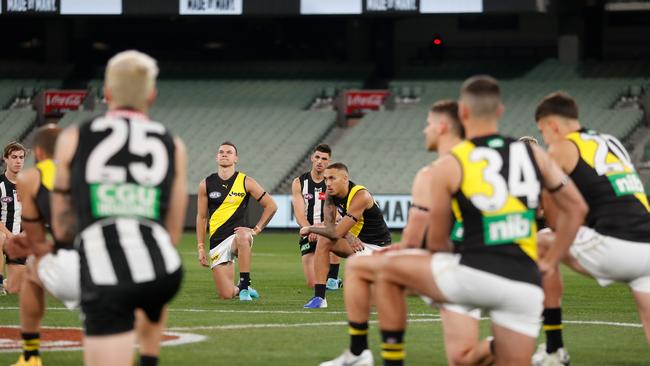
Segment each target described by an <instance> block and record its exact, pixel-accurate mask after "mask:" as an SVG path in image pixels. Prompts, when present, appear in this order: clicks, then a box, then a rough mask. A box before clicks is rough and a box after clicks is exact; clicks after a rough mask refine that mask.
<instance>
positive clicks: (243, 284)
mask: <svg viewBox="0 0 650 366" xmlns="http://www.w3.org/2000/svg"><path fill="white" fill-rule="evenodd" d="M250 285H251V274H250V272H239V286H238V287H239V291H241V290H248V286H250Z"/></svg>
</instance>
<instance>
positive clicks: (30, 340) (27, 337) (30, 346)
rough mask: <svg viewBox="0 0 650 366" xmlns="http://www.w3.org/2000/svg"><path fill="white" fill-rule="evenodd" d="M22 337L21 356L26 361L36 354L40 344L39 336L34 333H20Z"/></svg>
mask: <svg viewBox="0 0 650 366" xmlns="http://www.w3.org/2000/svg"><path fill="white" fill-rule="evenodd" d="M21 336H22V337H23V358H24V359H25V361H28V360H29V359H30V358H31V357H32V356H38V355H39V353H38V350H39V348H40V346H41V338H40V334H39V333H38V332H36V333H21Z"/></svg>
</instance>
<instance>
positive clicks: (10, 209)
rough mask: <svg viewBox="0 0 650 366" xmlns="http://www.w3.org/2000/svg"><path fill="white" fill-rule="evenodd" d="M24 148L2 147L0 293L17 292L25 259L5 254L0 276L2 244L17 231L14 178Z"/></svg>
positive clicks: (18, 210)
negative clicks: (5, 275) (5, 271)
mask: <svg viewBox="0 0 650 366" xmlns="http://www.w3.org/2000/svg"><path fill="white" fill-rule="evenodd" d="M26 154H27V149H25V147H24V146H23V145H21V144H20V143H19V142H16V141H12V142H10V143H9V144H7V146H5V148H4V154H3V158H4V163H5V167H6V168H5V172H4V173H3V174H2V175H1V176H0V295H4V294H6V293H7V292H9V293H17V292H18V291H20V284H21V282H22V275H23V274H24V272H25V258H10V257H9V256H8V255H7V256H6V263H7V281H4V277H3V275H2V273H3V270H4V264H5V254H4V246H5V244H6V242H7V241H8V240H9V239H11V237H12V236H14V235H16V234H19V233H20V214H21V205H20V199H19V197H18V194H17V192H16V177H17V176H18V173H20V171H21V170H22V169H23V165H24V163H25V155H26Z"/></svg>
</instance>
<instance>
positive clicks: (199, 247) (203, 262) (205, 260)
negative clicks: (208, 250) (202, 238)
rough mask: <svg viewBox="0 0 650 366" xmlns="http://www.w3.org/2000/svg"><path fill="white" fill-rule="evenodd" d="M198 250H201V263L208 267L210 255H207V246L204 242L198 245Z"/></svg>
mask: <svg viewBox="0 0 650 366" xmlns="http://www.w3.org/2000/svg"><path fill="white" fill-rule="evenodd" d="M198 252H199V264H201V265H202V266H203V267H208V265H209V263H208V257H207V256H206V255H205V246H204V244H203V243H200V244H199V245H198Z"/></svg>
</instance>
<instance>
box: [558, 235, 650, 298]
mask: <svg viewBox="0 0 650 366" xmlns="http://www.w3.org/2000/svg"><path fill="white" fill-rule="evenodd" d="M570 252H571V255H572V256H573V257H574V258H575V259H576V260H577V261H578V263H580V265H581V266H582V267H584V269H586V270H587V271H588V272H589V273H590V274H591V275H592V276H593V277H594V278H595V279H596V280H597V281H598V283H599V284H600V285H601V286H607V285H610V284H611V283H613V282H625V283H627V284H629V286H630V287H631V288H632V289H633V290H635V291H639V292H649V293H650V243H639V242H633V241H627V240H622V239H617V238H613V237H611V236H606V235H602V234H599V233H598V232H596V231H595V230H594V229H592V228H588V227H585V226H582V227H580V230H578V233H577V234H576V238H575V240H574V241H573V244H572V245H571V248H570Z"/></svg>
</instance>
